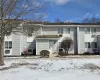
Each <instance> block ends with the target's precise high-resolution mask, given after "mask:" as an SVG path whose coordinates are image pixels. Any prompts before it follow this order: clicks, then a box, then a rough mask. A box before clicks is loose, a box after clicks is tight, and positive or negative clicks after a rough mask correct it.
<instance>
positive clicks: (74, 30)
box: [4, 22, 100, 56]
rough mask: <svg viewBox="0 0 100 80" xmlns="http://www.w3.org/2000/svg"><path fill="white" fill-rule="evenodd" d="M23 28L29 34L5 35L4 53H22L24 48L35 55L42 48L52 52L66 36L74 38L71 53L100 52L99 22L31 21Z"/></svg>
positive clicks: (57, 49)
mask: <svg viewBox="0 0 100 80" xmlns="http://www.w3.org/2000/svg"><path fill="white" fill-rule="evenodd" d="M23 29H24V30H27V31H28V32H27V34H23V33H18V34H11V35H9V36H5V44H4V45H5V49H4V51H5V54H4V55H13V56H15V55H21V53H22V52H23V51H24V50H27V51H28V52H29V53H32V54H33V55H39V54H40V51H41V50H49V51H50V53H51V54H52V53H54V52H58V51H59V45H60V43H61V41H62V39H63V38H64V37H70V38H71V39H72V40H73V45H72V48H71V49H70V50H69V54H77V53H78V54H83V53H84V52H90V53H93V52H94V51H97V52H99V53H100V36H99V35H100V24H97V23H93V24H91V23H37V24H36V23H34V22H33V23H32V22H31V23H27V24H24V25H23ZM61 35H62V36H61Z"/></svg>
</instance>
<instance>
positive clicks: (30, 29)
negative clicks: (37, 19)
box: [27, 27, 33, 37]
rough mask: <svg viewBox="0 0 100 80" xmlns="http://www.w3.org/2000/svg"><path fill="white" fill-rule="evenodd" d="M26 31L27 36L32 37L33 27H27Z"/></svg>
mask: <svg viewBox="0 0 100 80" xmlns="http://www.w3.org/2000/svg"><path fill="white" fill-rule="evenodd" d="M27 31H28V37H32V33H33V27H28V28H27Z"/></svg>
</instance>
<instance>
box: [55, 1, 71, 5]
mask: <svg viewBox="0 0 100 80" xmlns="http://www.w3.org/2000/svg"><path fill="white" fill-rule="evenodd" d="M68 2H69V0H55V3H56V4H58V5H64V4H66V3H68Z"/></svg>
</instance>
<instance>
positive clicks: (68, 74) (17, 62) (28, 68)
mask: <svg viewBox="0 0 100 80" xmlns="http://www.w3.org/2000/svg"><path fill="white" fill-rule="evenodd" d="M89 79H90V80H100V59H99V58H98V59H5V65H4V66H0V80H89Z"/></svg>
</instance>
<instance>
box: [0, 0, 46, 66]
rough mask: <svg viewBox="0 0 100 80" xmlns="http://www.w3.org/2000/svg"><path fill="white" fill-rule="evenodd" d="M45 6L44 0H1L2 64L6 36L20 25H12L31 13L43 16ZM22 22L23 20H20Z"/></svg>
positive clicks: (0, 60)
mask: <svg viewBox="0 0 100 80" xmlns="http://www.w3.org/2000/svg"><path fill="white" fill-rule="evenodd" d="M43 7H44V2H43V0H41V1H40V0H0V66H2V65H4V36H5V35H6V34H8V33H11V32H12V30H13V29H17V28H18V27H19V26H18V25H17V26H12V24H14V23H15V20H18V19H21V18H22V17H26V15H28V14H29V13H31V14H32V15H35V17H38V18H41V16H42V17H43V16H44V13H43V12H42V8H43ZM40 13H43V15H42V14H40ZM36 14H38V16H36ZM39 14H40V15H39ZM30 16H31V15H30ZM33 18H34V17H33ZM20 22H22V21H18V23H20ZM22 23H23V22H22ZM17 30H18V29H17Z"/></svg>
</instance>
